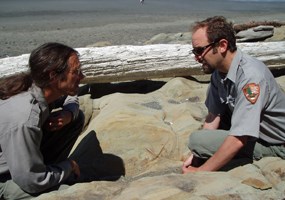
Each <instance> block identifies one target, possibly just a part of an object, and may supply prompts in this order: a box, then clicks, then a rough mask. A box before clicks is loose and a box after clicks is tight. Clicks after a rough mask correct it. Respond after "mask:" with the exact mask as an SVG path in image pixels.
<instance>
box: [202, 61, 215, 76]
mask: <svg viewBox="0 0 285 200" xmlns="http://www.w3.org/2000/svg"><path fill="white" fill-rule="evenodd" d="M202 71H203V72H204V74H212V73H213V72H214V71H215V69H214V68H213V67H212V66H210V65H208V64H207V63H202Z"/></svg>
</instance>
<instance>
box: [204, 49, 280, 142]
mask: <svg viewBox="0 0 285 200" xmlns="http://www.w3.org/2000/svg"><path fill="white" fill-rule="evenodd" d="M249 84H250V85H255V86H257V87H255V89H256V90H255V91H254V90H249V91H248V90H246V88H248V87H247V86H248V85H249ZM253 89H254V88H253ZM251 92H252V94H253V99H255V100H256V102H251V101H250V97H248V98H247V97H246V96H250V94H251ZM246 94H247V95H246ZM206 106H207V108H208V110H209V112H211V113H213V114H216V115H218V114H220V115H223V114H224V112H225V111H226V107H227V106H228V107H229V109H230V111H231V112H232V119H231V128H230V135H234V136H244V135H247V136H252V137H253V138H261V139H262V140H264V141H267V142H268V143H271V144H282V143H284V142H285V95H284V93H283V91H281V90H280V88H279V85H278V84H277V82H276V80H275V78H274V77H273V75H272V73H271V72H270V70H269V69H268V68H267V66H265V65H264V64H263V63H262V62H260V61H258V60H257V59H255V58H253V57H251V56H249V55H247V54H244V53H242V52H241V51H240V50H239V49H238V50H237V53H236V55H235V57H234V59H233V61H232V64H231V66H230V70H229V72H228V74H221V73H220V72H218V71H217V70H216V71H215V72H214V73H213V74H212V77H211V83H210V86H209V90H208V95H207V99H206Z"/></svg>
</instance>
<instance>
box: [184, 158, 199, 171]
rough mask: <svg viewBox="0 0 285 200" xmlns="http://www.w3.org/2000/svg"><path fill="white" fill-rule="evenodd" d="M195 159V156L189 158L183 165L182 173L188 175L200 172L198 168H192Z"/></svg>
mask: <svg viewBox="0 0 285 200" xmlns="http://www.w3.org/2000/svg"><path fill="white" fill-rule="evenodd" d="M193 159H194V155H193V154H192V155H191V156H189V158H187V159H186V160H185V161H184V163H183V165H182V173H183V174H186V173H189V172H197V171H200V170H199V168H198V167H193V166H191V165H192V164H193Z"/></svg>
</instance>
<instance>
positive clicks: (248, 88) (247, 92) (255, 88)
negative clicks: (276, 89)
mask: <svg viewBox="0 0 285 200" xmlns="http://www.w3.org/2000/svg"><path fill="white" fill-rule="evenodd" d="M242 91H243V94H244V96H245V98H246V99H247V100H248V101H249V102H250V103H252V104H255V102H256V101H257V99H258V97H259V92H260V87H259V84H256V83H249V84H246V85H245V86H244V87H243V88H242Z"/></svg>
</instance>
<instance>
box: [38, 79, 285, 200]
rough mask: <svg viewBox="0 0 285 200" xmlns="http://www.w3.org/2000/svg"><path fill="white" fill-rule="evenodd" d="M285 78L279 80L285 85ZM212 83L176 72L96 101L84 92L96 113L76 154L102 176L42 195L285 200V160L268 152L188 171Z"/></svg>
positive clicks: (112, 198) (83, 100)
mask: <svg viewBox="0 0 285 200" xmlns="http://www.w3.org/2000/svg"><path fill="white" fill-rule="evenodd" d="M284 80H285V77H284V76H283V77H279V78H278V79H277V81H278V83H279V84H280V85H281V86H282V87H284V82H285V81H284ZM207 86H208V84H201V83H197V82H195V81H191V80H188V79H185V78H174V79H171V80H169V81H167V82H166V83H165V84H164V85H163V86H162V87H161V88H159V89H156V90H154V91H152V92H148V93H146V94H139V93H131V94H127V93H119V92H116V93H112V94H109V95H104V96H102V97H98V98H95V99H89V100H87V99H88V98H90V95H84V96H81V97H80V106H85V104H87V106H86V107H84V112H90V111H89V109H90V105H91V103H90V101H91V102H92V111H93V114H92V115H90V114H88V115H87V116H89V117H88V118H89V123H88V125H87V127H86V130H85V131H84V132H83V134H82V135H81V136H80V138H79V139H78V141H77V142H76V144H75V147H77V148H80V149H81V150H83V151H84V153H80V151H77V150H78V149H76V150H75V151H74V152H73V154H72V156H74V157H79V159H80V161H81V160H82V162H80V164H81V163H83V164H84V170H85V169H88V168H89V170H93V171H95V172H96V173H99V174H97V175H98V177H96V173H95V174H93V175H92V176H91V177H92V178H98V181H91V182H89V183H78V184H75V185H73V186H70V187H66V188H64V187H63V188H62V189H61V190H59V191H54V192H50V193H47V194H43V195H41V196H39V197H37V198H35V199H41V200H44V199H48V200H56V199H100V200H123V199H124V200H125V199H127V200H128V199H150V200H152V199H156V200H160V199H161V200H162V199H168V200H176V199H190V200H191V199H193V200H196V199H198V200H199V199H201V200H203V199H241V200H247V199H252V200H259V199H284V197H285V193H284V191H285V178H284V177H285V161H284V160H282V159H280V158H271V157H269V158H263V159H261V160H259V161H255V162H254V163H252V164H244V165H241V166H239V167H236V168H234V169H229V171H219V172H199V173H191V174H186V175H182V174H181V166H182V160H183V158H185V157H186V156H187V154H188V153H189V150H188V148H187V143H188V137H189V135H190V134H191V132H192V131H194V130H197V129H199V128H200V127H201V125H202V123H203V118H204V116H205V115H206V108H205V106H204V100H205V95H206V91H207ZM91 97H92V95H91ZM86 108H88V109H86ZM86 135H87V139H86V137H85V136H86ZM82 141H83V142H82ZM89 142H91V143H92V145H91V146H89V145H88V143H89ZM74 149H75V148H74ZM74 149H73V150H74ZM86 152H87V153H86ZM86 154H87V155H86ZM114 170H115V172H114ZM116 170H117V171H116ZM124 170H125V171H124ZM123 171H124V173H121V172H123ZM100 173H102V174H103V175H102V177H99V175H100ZM120 173H121V174H122V175H121V177H117V178H116V179H114V175H116V174H117V175H118V174H120ZM108 176H109V179H108Z"/></svg>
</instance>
